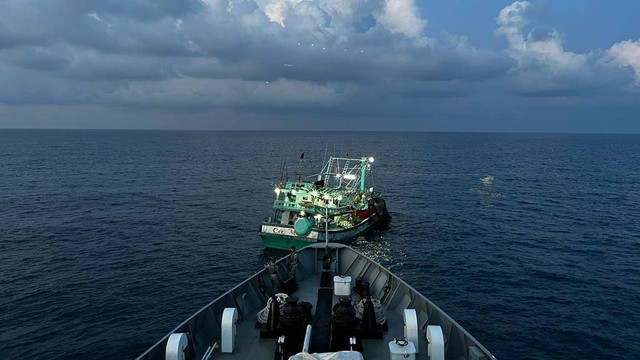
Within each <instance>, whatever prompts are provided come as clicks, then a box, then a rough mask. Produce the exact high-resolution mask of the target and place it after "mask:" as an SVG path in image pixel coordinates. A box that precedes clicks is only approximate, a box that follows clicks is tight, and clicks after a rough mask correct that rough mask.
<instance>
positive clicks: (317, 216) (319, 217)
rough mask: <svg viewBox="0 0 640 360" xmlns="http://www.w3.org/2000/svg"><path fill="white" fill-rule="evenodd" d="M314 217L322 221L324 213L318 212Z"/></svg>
mask: <svg viewBox="0 0 640 360" xmlns="http://www.w3.org/2000/svg"><path fill="white" fill-rule="evenodd" d="M314 218H316V220H318V221H320V219H322V215H320V214H316V216H314Z"/></svg>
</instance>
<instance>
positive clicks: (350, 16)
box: [0, 0, 640, 118]
mask: <svg viewBox="0 0 640 360" xmlns="http://www.w3.org/2000/svg"><path fill="white" fill-rule="evenodd" d="M532 8H533V6H532V5H531V4H529V3H528V2H515V3H513V4H512V5H509V6H508V7H506V8H505V9H503V11H502V12H500V13H499V14H496V15H497V16H498V17H497V19H496V21H497V25H496V26H497V32H496V33H497V35H498V36H500V37H502V38H504V39H505V40H506V49H505V50H504V51H498V52H496V51H492V50H488V49H481V48H477V47H474V46H473V44H471V43H470V42H469V41H468V40H467V38H465V37H464V36H458V35H453V34H449V33H447V32H445V31H442V32H439V33H437V34H429V33H428V31H427V29H428V28H427V26H428V21H427V20H426V19H423V18H422V16H421V14H420V11H419V9H418V8H417V5H416V3H414V2H413V1H409V0H406V1H399V0H375V1H364V0H318V1H314V2H310V1H298V0H257V1H253V0H189V1H169V0H163V1H115V0H108V1H98V0H91V1H79V0H78V1H63V0H52V1H46V2H41V1H34V0H10V1H4V2H0V14H4V16H2V17H0V76H2V80H3V81H2V84H0V103H5V104H26V105H28V104H58V105H80V104H84V105H100V106H104V107H105V108H110V109H122V108H130V109H141V110H144V109H147V110H148V109H153V108H161V109H166V110H174V111H178V112H180V111H190V110H194V109H197V110H198V111H208V110H211V109H235V110H238V111H250V112H252V113H254V114H259V113H261V112H263V113H270V114H277V113H279V114H289V113H301V112H305V111H306V112H309V113H315V114H319V115H322V116H330V115H331V114H332V113H333V114H336V115H340V116H356V117H357V116H376V115H379V114H387V115H389V116H391V115H392V114H394V113H395V114H397V115H398V116H400V115H402V116H405V117H411V116H412V115H413V116H415V117H421V116H423V114H431V115H429V116H432V117H433V118H441V117H442V116H443V115H441V114H444V113H445V112H446V111H447V106H451V109H452V110H451V111H458V112H459V111H460V110H459V109H458V108H459V106H460V103H461V101H463V100H462V99H464V98H476V99H479V98H482V99H483V101H473V100H469V101H466V102H465V103H466V104H470V105H478V104H480V105H482V104H484V103H486V102H487V99H486V97H487V96H489V95H491V96H494V97H496V98H500V99H503V98H505V97H524V98H541V97H565V96H573V97H579V96H591V95H592V94H597V93H599V92H602V91H611V89H615V91H618V92H620V93H627V94H628V93H634V92H635V91H636V87H635V85H633V84H634V76H637V73H638V71H640V63H639V62H636V61H635V60H634V59H636V57H635V56H634V54H635V51H636V46H638V45H637V43H636V42H629V43H621V44H619V46H617V47H615V50H616V51H615V52H610V51H608V50H601V51H592V52H590V53H588V54H581V53H573V52H570V51H567V50H565V49H564V48H563V35H562V34H560V33H559V32H558V31H557V30H556V29H554V28H553V27H550V26H547V25H540V24H536V22H535V21H536V17H539V16H541V15H540V14H543V13H544V12H543V11H540V9H544V7H543V6H539V7H538V9H537V10H536V11H532V10H531V9H532ZM534 10H535V9H534ZM6 14H9V15H8V16H7V15H6ZM532 14H534V15H536V16H535V17H532ZM638 48H639V49H640V46H638ZM636 81H637V80H636ZM630 84H631V85H630ZM605 89H607V90H605ZM603 101H604V100H603ZM499 103H500V105H499V106H507V105H506V104H505V103H504V102H499ZM434 114H437V116H436V115H434Z"/></svg>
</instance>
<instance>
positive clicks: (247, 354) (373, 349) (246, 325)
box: [213, 274, 428, 360]
mask: <svg viewBox="0 0 640 360" xmlns="http://www.w3.org/2000/svg"><path fill="white" fill-rule="evenodd" d="M319 283H320V274H314V275H311V276H310V277H308V278H306V279H304V280H303V281H300V282H299V283H298V286H299V289H298V290H297V291H296V292H295V293H293V294H292V295H294V296H296V297H298V299H300V300H302V301H306V302H309V303H311V304H313V310H312V313H313V314H314V316H315V311H316V300H317V295H318V284H319ZM352 298H353V301H354V303H357V302H358V301H359V300H360V298H359V297H358V295H357V294H355V293H353V294H352ZM337 300H338V298H337V297H336V296H333V303H332V306H333V305H335V304H336V302H337ZM256 314H257V311H256V312H252V313H251V314H249V315H248V316H247V317H246V318H245V319H244V320H243V321H240V322H238V324H237V326H238V327H237V330H238V332H237V334H238V336H237V337H236V348H235V351H234V352H233V354H221V353H219V352H216V353H215V354H214V357H213V358H214V359H231V358H233V359H247V360H253V359H273V355H274V351H275V346H276V345H275V344H276V341H275V340H271V339H269V340H261V339H260V330H259V329H256V328H255V327H254V324H255V319H256ZM385 315H386V317H387V324H388V326H389V330H388V331H386V332H385V333H384V337H383V339H382V340H363V341H362V343H363V354H362V355H363V356H364V358H365V359H367V360H369V359H371V360H382V359H385V360H386V359H389V347H388V343H389V341H392V340H393V339H394V338H402V337H404V335H403V322H402V313H401V312H396V311H387V312H386V313H385ZM420 349H421V350H423V351H421V354H417V355H416V358H423V359H428V357H427V356H426V344H425V343H424V340H421V341H420Z"/></svg>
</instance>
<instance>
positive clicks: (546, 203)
mask: <svg viewBox="0 0 640 360" xmlns="http://www.w3.org/2000/svg"><path fill="white" fill-rule="evenodd" d="M303 151H304V152H305V160H304V162H302V163H300V162H299V161H298V154H299V153H300V152H303ZM325 153H327V154H337V155H343V154H345V153H349V154H352V156H354V155H360V154H364V155H372V156H375V158H376V161H375V163H374V165H375V167H374V172H373V178H372V182H371V184H372V186H374V187H375V188H376V189H377V190H379V191H381V192H382V193H383V194H384V195H385V197H386V199H387V204H388V207H389V210H390V212H391V214H392V216H393V220H392V227H391V229H389V230H387V231H386V232H383V233H381V234H378V235H376V236H372V237H368V238H366V239H364V238H363V239H359V240H358V241H357V243H356V244H355V247H356V248H358V249H359V250H362V251H365V252H367V253H368V254H369V255H371V256H373V257H374V258H375V259H377V260H379V261H381V262H382V263H383V264H385V265H386V266H388V267H390V268H391V269H392V270H393V271H395V272H396V273H397V274H399V275H401V276H402V277H403V278H404V279H405V280H406V281H407V282H408V283H410V284H411V285H413V286H414V287H415V288H416V289H417V290H419V291H420V292H422V293H423V294H424V295H426V296H427V297H429V298H430V299H431V300H433V301H434V302H435V303H436V304H437V305H439V306H440V307H441V308H442V309H443V310H444V311H446V312H447V313H448V314H449V315H451V316H452V317H453V318H454V319H456V320H457V321H458V322H459V323H460V324H461V325H462V326H463V327H465V328H466V329H467V330H468V331H469V332H470V333H471V334H472V335H473V336H474V337H476V338H477V339H478V340H479V341H480V342H481V343H482V344H483V345H485V346H486V347H487V348H488V349H489V350H490V351H492V352H493V353H494V355H496V356H497V357H498V358H499V359H639V358H640V136H624V135H547V134H443V133H436V134H430V133H285V132H272V133H270V132H267V133H260V132H178V131H67V130H65V131H62V130H60V131H46V130H24V131H20V130H2V131H0V320H1V321H0V358H1V359H18V358H29V359H45V358H46V359H86V358H93V359H125V358H133V357H135V356H136V355H138V354H140V353H141V352H143V351H144V350H145V349H146V348H147V347H149V346H150V345H152V344H153V343H155V342H156V341H157V340H159V339H160V337H162V336H163V335H164V334H165V333H167V332H168V331H170V330H171V329H173V328H174V327H175V326H176V325H178V324H179V323H180V322H181V321H182V320H184V319H185V318H186V317H187V316H189V315H190V314H191V313H193V312H194V311H196V310H197V309H199V308H200V307H202V306H203V305H205V304H207V303H208V302H209V301H210V300H212V299H214V298H215V297H217V296H219V295H220V294H222V293H223V292H224V291H226V290H228V289H229V288H230V287H232V286H233V285H235V284H236V283H238V282H240V281H241V280H244V279H245V278H246V277H248V276H250V275H252V274H253V273H254V272H255V271H257V270H258V269H260V268H261V267H262V265H263V263H264V261H265V259H266V258H267V257H268V256H269V255H270V254H269V253H266V252H265V250H264V249H263V248H262V246H261V244H260V240H259V237H258V235H257V229H258V225H259V223H260V221H261V219H263V218H265V217H267V216H269V213H270V204H271V201H272V200H273V196H274V195H273V188H272V184H273V183H275V182H277V181H278V180H279V178H280V175H281V169H282V164H283V162H285V161H286V162H287V163H288V164H290V165H291V167H290V169H289V171H288V173H289V176H295V174H296V173H297V172H301V173H305V174H306V173H309V172H311V173H312V172H314V171H318V170H319V167H320V166H321V164H322V160H323V158H324V156H325Z"/></svg>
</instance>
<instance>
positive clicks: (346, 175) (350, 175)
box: [343, 174, 356, 180]
mask: <svg viewBox="0 0 640 360" xmlns="http://www.w3.org/2000/svg"><path fill="white" fill-rule="evenodd" d="M343 177H344V178H345V179H347V180H355V179H356V176H355V175H354V174H344V176H343Z"/></svg>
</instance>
